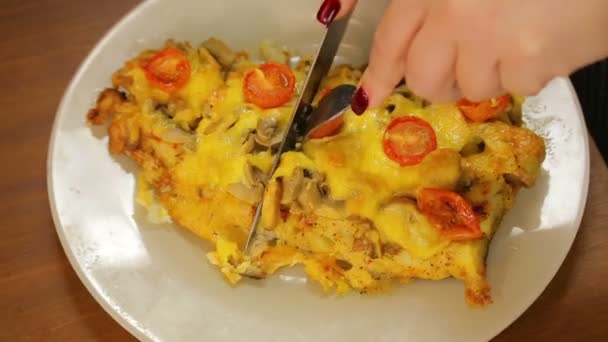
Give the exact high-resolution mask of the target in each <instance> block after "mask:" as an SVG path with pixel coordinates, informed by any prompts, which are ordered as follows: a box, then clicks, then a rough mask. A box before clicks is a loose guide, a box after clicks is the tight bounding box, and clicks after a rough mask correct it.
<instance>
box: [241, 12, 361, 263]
mask: <svg viewBox="0 0 608 342" xmlns="http://www.w3.org/2000/svg"><path fill="white" fill-rule="evenodd" d="M349 19H350V15H347V16H346V17H344V18H342V19H340V20H336V21H334V22H332V23H331V24H330V25H329V26H328V27H327V30H326V31H325V35H324V36H323V39H322V40H321V44H320V45H319V49H318V50H317V53H316V55H315V58H314V59H313V63H312V66H311V68H310V72H309V73H308V75H307V77H306V81H305V82H304V87H303V89H302V92H301V93H300V96H299V98H298V101H297V102H296V106H295V110H294V112H293V114H292V115H291V119H290V121H289V125H288V126H287V132H286V134H285V135H284V136H283V140H282V141H281V143H280V145H279V149H278V150H277V152H276V154H275V155H274V159H273V162H272V167H271V168H270V171H269V173H268V175H269V178H270V177H272V175H273V174H274V172H275V171H276V169H277V168H278V167H279V164H280V162H281V155H282V154H283V153H285V152H287V151H292V150H294V149H295V148H296V143H297V141H298V138H299V137H301V136H302V134H303V129H304V127H305V126H306V121H307V117H308V115H309V114H310V112H311V111H312V105H311V104H312V101H313V98H314V97H315V94H316V93H317V91H318V90H319V86H320V84H321V80H322V79H323V77H324V76H325V75H327V73H328V72H329V69H330V68H331V65H332V63H333V61H334V57H335V56H336V52H337V51H338V47H339V46H340V42H341V41H342V38H343V37H344V32H345V31H346V28H347V26H348V21H349ZM263 204H264V200H263V198H262V200H261V201H260V202H259V203H258V204H257V206H256V209H255V214H254V216H253V221H252V223H251V226H250V227H249V235H248V237H247V242H246V243H245V252H248V251H249V249H250V247H251V244H252V242H253V240H254V238H255V235H256V231H257V228H258V223H259V222H260V218H261V216H262V206H263Z"/></svg>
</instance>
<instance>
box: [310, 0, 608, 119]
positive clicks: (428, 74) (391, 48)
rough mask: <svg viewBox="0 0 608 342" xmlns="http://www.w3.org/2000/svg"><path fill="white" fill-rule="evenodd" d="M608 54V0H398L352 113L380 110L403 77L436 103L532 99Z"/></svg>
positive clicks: (331, 13) (330, 3)
mask: <svg viewBox="0 0 608 342" xmlns="http://www.w3.org/2000/svg"><path fill="white" fill-rule="evenodd" d="M355 3H356V0H326V1H325V2H324V5H323V6H322V7H321V10H320V11H319V15H318V19H319V21H321V22H323V23H325V24H328V23H330V22H331V21H332V20H333V19H334V18H336V17H337V18H339V17H341V16H343V15H344V14H346V13H347V12H348V11H350V10H351V9H352V8H353V7H354V5H355ZM336 4H337V5H336ZM324 19H326V20H324ZM606 56H608V1H606V0H584V1H578V0H393V1H391V2H390V3H389V5H388V7H387V8H386V10H385V12H384V16H383V17H382V19H381V21H380V24H379V25H378V27H377V29H376V33H375V35H374V41H373V45H372V50H371V54H370V59H369V65H368V67H367V69H366V71H365V72H364V74H363V77H362V79H361V84H360V88H359V90H358V91H357V93H356V94H355V97H354V99H353V107H352V108H353V110H354V111H355V112H357V113H359V114H360V113H363V111H365V109H367V108H368V106H369V107H375V106H377V105H379V104H380V103H382V102H383V100H384V99H385V97H386V96H387V95H388V94H390V93H391V92H392V90H393V88H394V86H395V85H396V84H397V83H398V82H399V81H400V80H401V79H402V78H405V79H406V82H407V84H408V86H409V87H410V88H411V89H412V91H414V92H415V93H416V94H418V95H420V96H422V97H425V98H427V99H429V100H431V101H434V102H450V101H455V100H457V99H459V98H461V97H466V98H468V99H469V100H472V101H480V100H484V99H488V98H491V97H495V96H499V95H502V94H504V93H511V94H515V95H522V96H524V95H532V94H535V93H537V92H538V91H540V90H541V89H542V88H543V87H544V86H545V85H546V84H547V82H548V81H550V80H551V79H553V78H554V77H557V76H567V75H568V74H570V73H571V72H573V71H575V70H576V69H578V68H580V67H582V66H584V65H586V64H589V63H592V62H594V61H596V60H599V59H601V58H603V57H606Z"/></svg>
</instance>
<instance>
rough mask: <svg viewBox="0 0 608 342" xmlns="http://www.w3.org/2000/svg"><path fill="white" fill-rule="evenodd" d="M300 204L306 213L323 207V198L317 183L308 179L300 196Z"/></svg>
mask: <svg viewBox="0 0 608 342" xmlns="http://www.w3.org/2000/svg"><path fill="white" fill-rule="evenodd" d="M298 203H300V205H301V206H302V208H303V209H304V211H305V212H311V211H314V210H315V209H316V208H318V207H319V206H321V204H322V198H321V192H320V191H319V187H318V184H317V182H315V181H313V180H308V179H307V180H306V181H305V182H304V186H303V188H302V191H300V194H299V195H298Z"/></svg>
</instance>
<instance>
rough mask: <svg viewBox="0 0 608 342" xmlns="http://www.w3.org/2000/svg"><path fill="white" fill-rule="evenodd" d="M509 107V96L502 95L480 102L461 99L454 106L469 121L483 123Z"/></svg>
mask: <svg viewBox="0 0 608 342" xmlns="http://www.w3.org/2000/svg"><path fill="white" fill-rule="evenodd" d="M510 105H511V96H509V95H504V96H500V97H497V98H494V99H491V100H486V101H482V102H472V101H469V100H467V99H461V100H460V101H458V103H456V106H457V107H458V109H460V111H461V112H462V114H464V116H466V117H467V118H469V120H471V121H475V122H484V121H488V120H490V119H494V118H496V117H498V116H499V115H500V114H502V113H504V112H505V111H506V110H507V109H508V108H509V106H510Z"/></svg>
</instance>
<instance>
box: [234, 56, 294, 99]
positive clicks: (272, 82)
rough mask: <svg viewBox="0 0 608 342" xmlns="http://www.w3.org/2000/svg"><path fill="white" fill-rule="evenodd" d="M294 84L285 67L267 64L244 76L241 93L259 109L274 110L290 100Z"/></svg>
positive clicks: (287, 68) (289, 71) (289, 72)
mask: <svg viewBox="0 0 608 342" xmlns="http://www.w3.org/2000/svg"><path fill="white" fill-rule="evenodd" d="M295 84H296V78H295V76H294V75H293V73H292V72H291V69H289V67H288V66H287V65H285V64H279V63H274V62H269V63H265V64H263V65H261V66H260V67H259V68H256V69H253V70H252V71H250V72H248V73H247V75H245V82H244V84H243V92H244V94H245V98H246V99H247V101H249V102H251V103H253V104H255V105H257V106H259V107H261V108H275V107H279V106H281V105H283V104H284V103H285V102H287V101H289V99H291V97H292V96H293V93H294V91H295Z"/></svg>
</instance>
